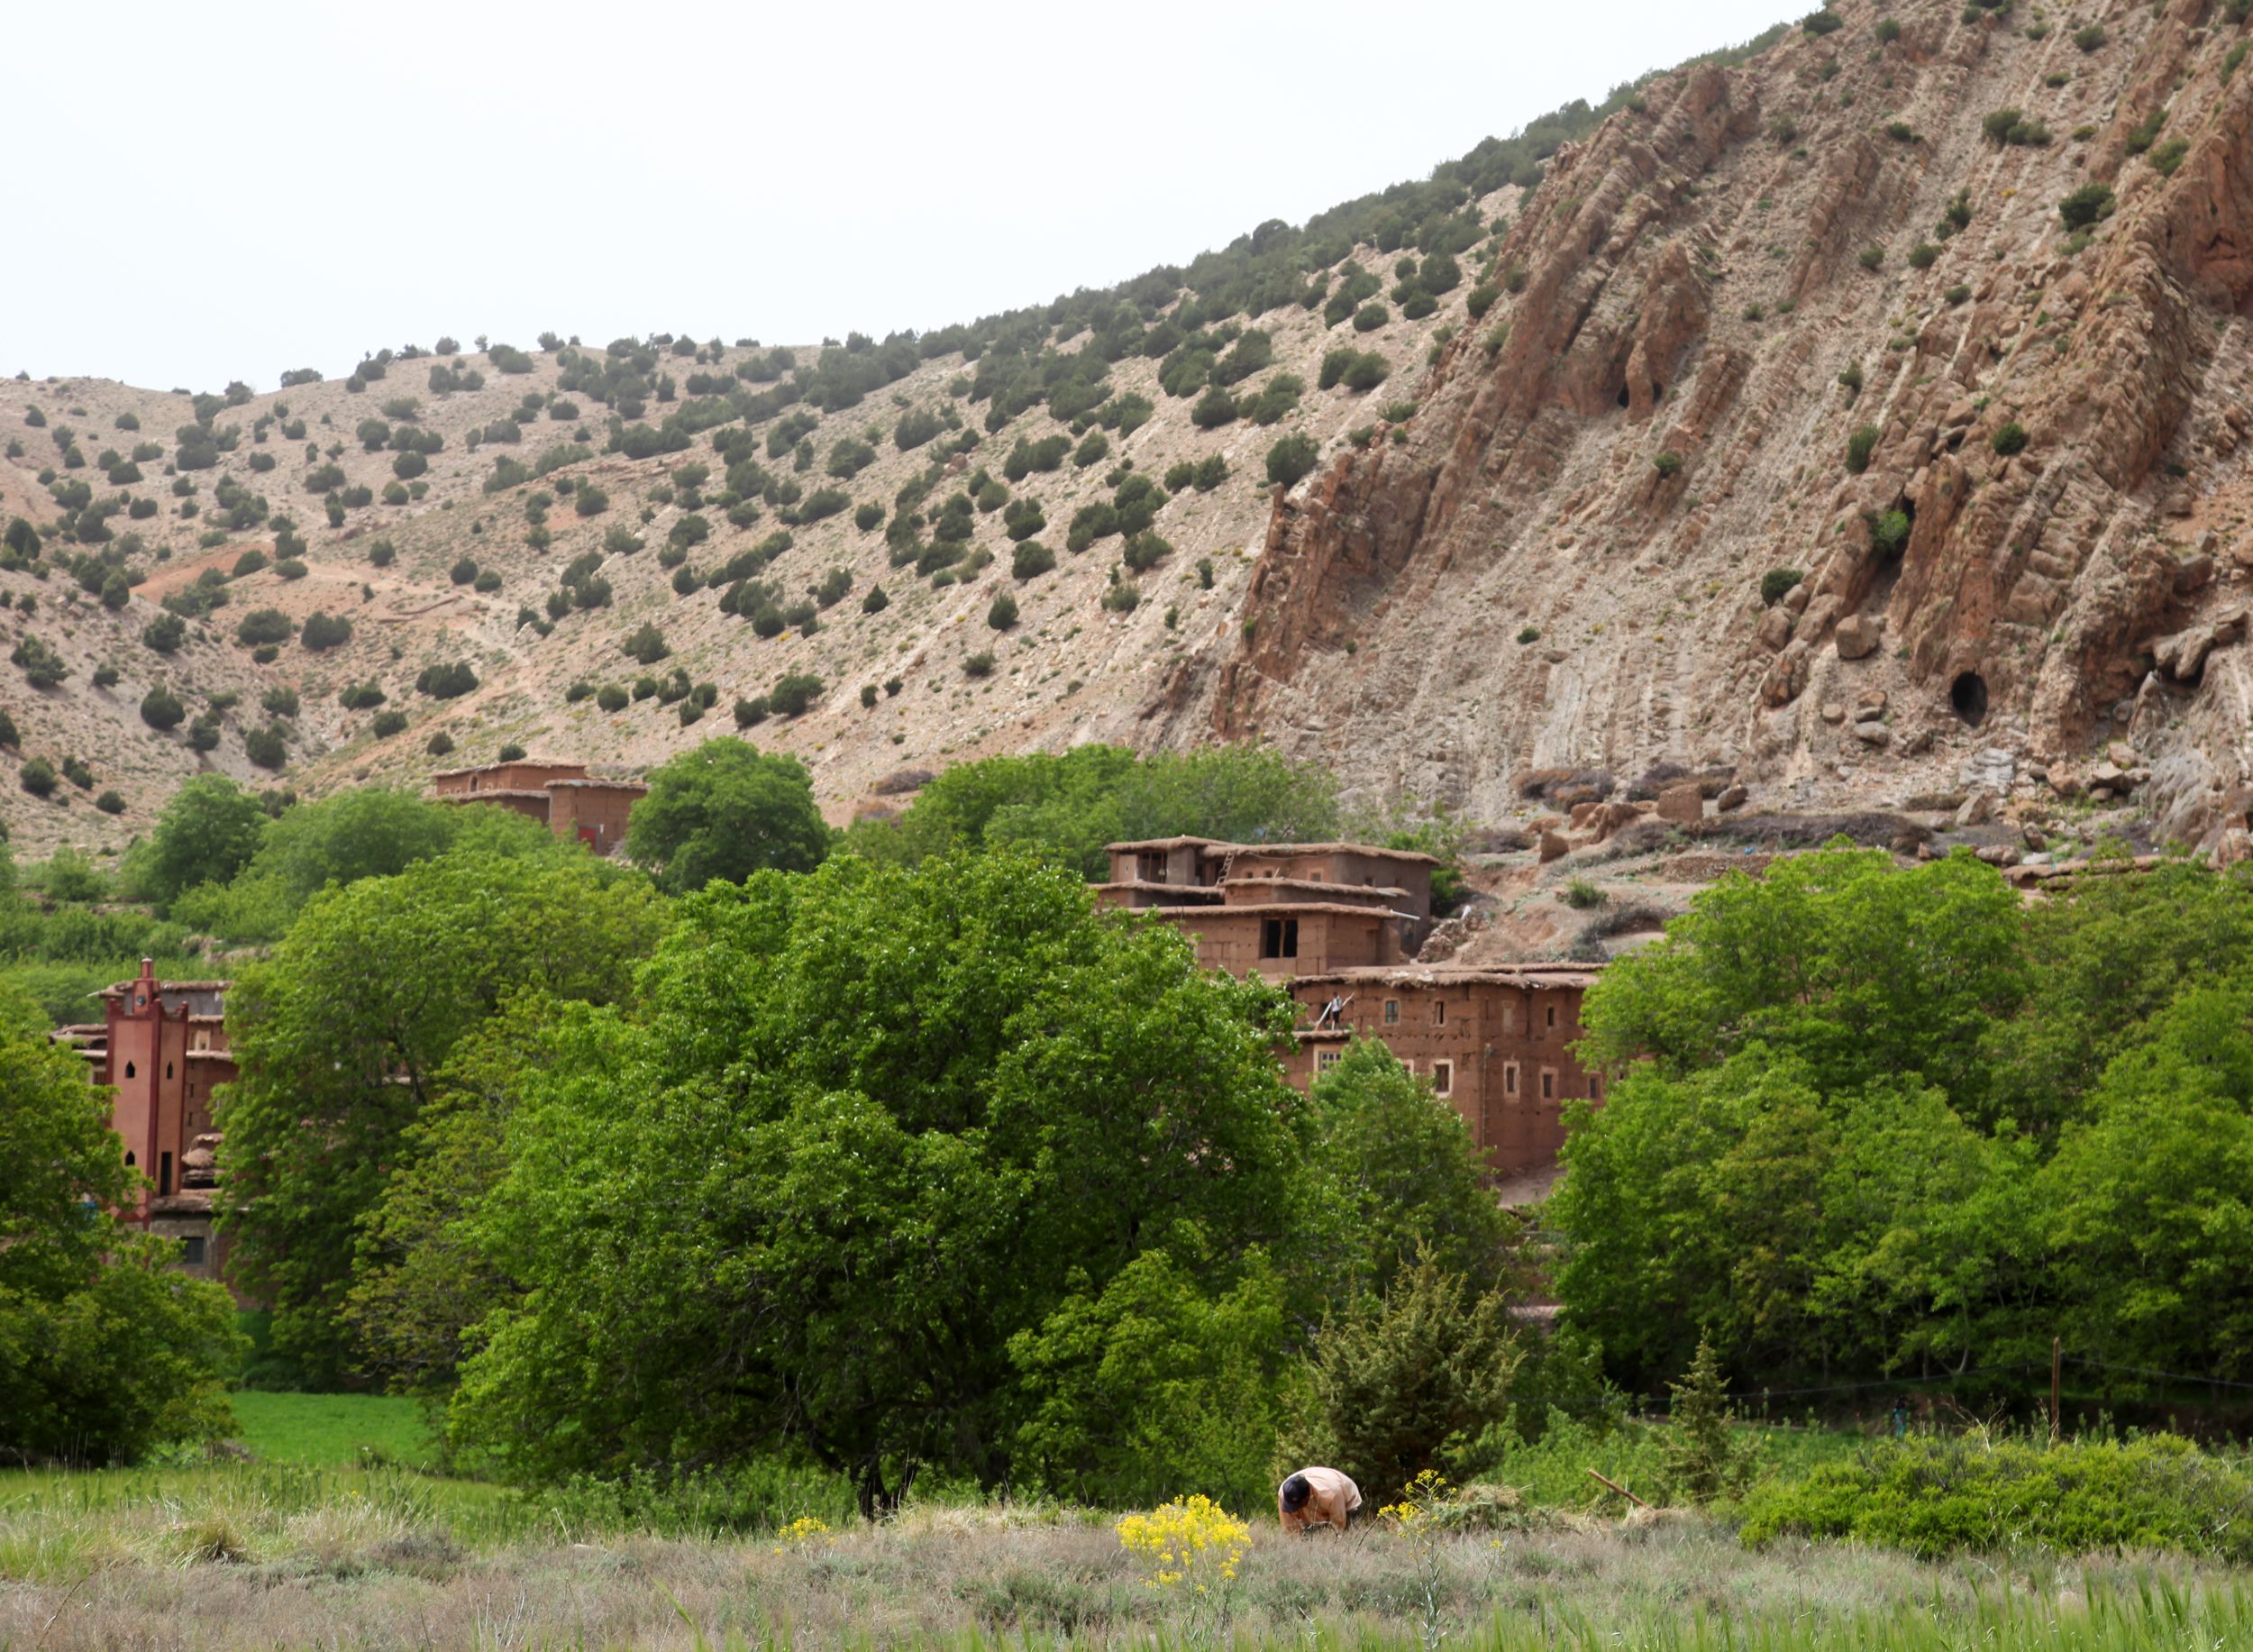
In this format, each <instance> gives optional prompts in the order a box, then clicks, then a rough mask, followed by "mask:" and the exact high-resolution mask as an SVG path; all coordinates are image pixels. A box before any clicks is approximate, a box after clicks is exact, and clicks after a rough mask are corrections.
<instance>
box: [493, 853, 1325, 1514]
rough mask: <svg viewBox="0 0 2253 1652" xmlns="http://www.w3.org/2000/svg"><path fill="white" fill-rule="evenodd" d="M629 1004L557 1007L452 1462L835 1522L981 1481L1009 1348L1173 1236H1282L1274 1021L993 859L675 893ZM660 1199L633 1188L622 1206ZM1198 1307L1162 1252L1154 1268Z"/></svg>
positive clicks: (1221, 1248) (1011, 1382) (1003, 1405)
mask: <svg viewBox="0 0 2253 1652" xmlns="http://www.w3.org/2000/svg"><path fill="white" fill-rule="evenodd" d="M676 917H677V922H676V926H675V927H674V930H673V932H672V933H671V935H670V936H669V937H668V939H667V940H666V942H665V943H664V945H662V946H661V948H660V950H659V953H658V955H657V957H656V959H655V961H654V962H653V963H652V965H651V966H650V968H649V970H648V971H647V972H645V973H644V975H643V982H642V984H643V990H644V992H645V993H646V995H647V1000H646V1009H645V1010H644V1011H643V1013H642V1014H641V1015H638V1016H630V1015H628V1014H626V1013H624V1012H622V1011H620V1010H616V1009H588V1010H577V1011H573V1012H571V1013H570V1014H568V1015H567V1016H566V1017H565V1018H564V1020H563V1024H562V1027H561V1032H560V1034H559V1043H558V1045H557V1056H556V1059H554V1060H552V1061H551V1062H549V1063H546V1064H545V1065H544V1066H543V1068H542V1069H541V1070H540V1072H538V1073H537V1074H535V1075H534V1076H533V1078H532V1079H531V1080H530V1081H529V1082H528V1088H527V1093H526V1094H525V1096H524V1099H523V1100H522V1101H521V1103H520V1105H519V1107H518V1109H517V1110H516V1112H515V1116H514V1118H513V1119H512V1120H511V1123H510V1127H509V1129H508V1133H507V1149H508V1154H509V1157H510V1166H509V1170H508V1172H507V1173H506V1176H505V1177H504V1178H503V1179H502V1181H501V1182H500V1184H499V1186H498V1187H497V1189H496V1190H495V1191H494V1193H493V1194H492V1196H491V1197H490V1198H489V1199H488V1200H487V1201H486V1204H485V1207H484V1209H483V1210H482V1211H481V1213H480V1214H479V1217H478V1218H477V1225H478V1231H479V1236H480V1237H481V1240H482V1242H483V1243H484V1244H485V1245H486V1246H488V1252H489V1255H491V1256H492V1258H493V1262H494V1265H496V1266H497V1267H498V1268H499V1269H500V1270H501V1271H502V1272H503V1273H506V1275H507V1276H508V1277H510V1278H512V1279H515V1280H516V1281H519V1282H521V1283H522V1284H523V1286H524V1296H523V1297H522V1298H521V1300H520V1301H518V1302H517V1303H516V1304H515V1306H514V1307H512V1308H511V1309H510V1310H508V1311H507V1312H506V1313H499V1314H495V1315H493V1316H491V1317H489V1318H488V1319H487V1320H486V1321H485V1322H484V1323H483V1324H482V1325H481V1326H480V1327H479V1329H478V1331H477V1333H476V1341H477V1344H478V1347H477V1351H476V1352H475V1353H474V1354H473V1355H471V1356H470V1359H469V1360H468V1361H467V1362H466V1363H465V1364H464V1366H463V1368H462V1385H461V1392H460V1393H459V1395H458V1396H457V1398H456V1400H455V1401H454V1404H453V1407H452V1430H453V1434H454V1438H456V1439H457V1441H459V1442H461V1443H462V1444H464V1445H467V1446H470V1447H477V1448H479V1449H482V1450H484V1451H487V1452H488V1453H490V1454H492V1456H493V1457H494V1458H495V1459H496V1460H497V1463H498V1465H500V1466H501V1467H502V1468H503V1469H504V1470H505V1471H506V1472H507V1473H508V1474H512V1475H514V1476H516V1477H518V1478H524V1479H543V1478H550V1477H554V1476H560V1475H566V1474H572V1473H576V1472H594V1473H607V1474H616V1473H623V1472H625V1471H627V1470H630V1469H634V1468H643V1467H646V1468H666V1467H685V1466H689V1465H705V1466H726V1465H734V1464H738V1463H742V1462H744V1461H747V1460H750V1459H752V1458H753V1457H755V1456H761V1455H762V1454H768V1453H771V1452H774V1451H777V1450H784V1451H789V1452H792V1453H798V1454H803V1455H805V1456H809V1457H811V1458H812V1459H813V1460H814V1461H815V1462H817V1463H819V1464H822V1465H826V1466H828V1467H831V1468H833V1469H835V1470H837V1471H839V1472H842V1473H844V1474H849V1475H851V1476H852V1478H853V1481H854V1483H855V1484H856V1486H857V1487H858V1490H859V1495H860V1499H861V1501H862V1508H863V1510H864V1511H869V1512H871V1513H873V1512H875V1511H880V1510H881V1509H884V1508H888V1507H889V1506H891V1505H892V1504H893V1503H894V1502H896V1501H897V1499H898V1496H899V1495H900V1494H901V1492H903V1491H904V1490H905V1488H906V1487H907V1486H908V1484H909V1483H911V1482H912V1481H913V1480H914V1478H915V1477H916V1475H917V1473H918V1472H919V1471H920V1469H921V1468H923V1467H924V1466H926V1465H932V1466H940V1467H944V1468H946V1469H949V1470H952V1471H953V1472H955V1473H959V1474H964V1475H967V1476H971V1477H974V1478H976V1479H977V1480H979V1481H981V1483H989V1484H990V1483H999V1482H1000V1481H1001V1480H1003V1479H1004V1478H1006V1477H1007V1476H1008V1474H1009V1473H1010V1471H1011V1460H1012V1450H1011V1443H1012V1441H1013V1440H1014V1438H1016V1434H1017V1427H1018V1425H1019V1424H1020V1423H1021V1422H1022V1421H1023V1420H1024V1417H1025V1410H1026V1407H1025V1399H1024V1396H1023V1394H1022V1393H1021V1392H1020V1390H1019V1387H1018V1383H1017V1378H1016V1375H1015V1371H1016V1367H1015V1366H1014V1364H1013V1363H1012V1361H1011V1359H1010V1356H1009V1354H1008V1348H1009V1345H1010V1339H1011V1338H1012V1337H1015V1336H1016V1335H1017V1333H1019V1332H1021V1331H1034V1330H1036V1329H1038V1328H1040V1327H1042V1326H1043V1325H1044V1324H1046V1323H1047V1322H1048V1321H1049V1320H1050V1319H1051V1316H1052V1315H1054V1314H1055V1313H1056V1312H1057V1310H1059V1309H1060V1308H1061V1307H1062V1306H1063V1304H1064V1302H1065V1301H1066V1300H1067V1299H1068V1298H1071V1297H1074V1296H1078V1297H1081V1298H1090V1297H1091V1298H1095V1299H1099V1298H1100V1297H1101V1295H1102V1293H1103V1292H1104V1291H1106V1290H1107V1289H1108V1287H1109V1285H1110V1283H1111V1282H1112V1281H1113V1280H1114V1279H1115V1278H1117V1275H1118V1274H1119V1273H1120V1272H1121V1271H1122V1270H1123V1269H1125V1268H1126V1266H1127V1264H1130V1263H1132V1262H1133V1261H1135V1260H1136V1258H1137V1257H1139V1256H1141V1255H1144V1254H1145V1252H1147V1251H1149V1250H1151V1249H1152V1248H1154V1247H1159V1246H1165V1245H1167V1244H1169V1243H1170V1242H1171V1240H1172V1236H1175V1235H1177V1234H1179V1233H1181V1231H1182V1225H1183V1224H1188V1225H1190V1226H1192V1227H1194V1228H1196V1229H1197V1230H1198V1232H1199V1234H1200V1235H1201V1237H1202V1239H1203V1242H1204V1243H1205V1244H1206V1245H1207V1246H1209V1249H1208V1250H1207V1251H1206V1252H1205V1255H1209V1257H1216V1258H1235V1257H1240V1256H1245V1255H1248V1254H1249V1252H1250V1250H1251V1248H1252V1247H1253V1246H1258V1245H1265V1244H1272V1243H1274V1242H1276V1241H1278V1240H1280V1239H1282V1238H1283V1237H1285V1236H1286V1234H1287V1232H1288V1228H1289V1218H1288V1206H1289V1191H1290V1186H1291V1167H1292V1165H1293V1164H1294V1163H1295V1156H1296V1155H1295V1153H1294V1145H1293V1138H1292V1134H1291V1124H1290V1122H1289V1121H1290V1120H1291V1118H1293V1117H1294V1116H1295V1112H1296V1108H1295V1105H1294V1102H1295V1099H1294V1098H1293V1097H1292V1095H1291V1092H1290V1091H1288V1089H1286V1088H1285V1087H1284V1085H1283V1084H1282V1080H1281V1077H1280V1075H1279V1073H1278V1072H1277V1069H1276V1065H1275V1062H1274V1056H1273V1045H1274V1041H1275V1040H1276V1039H1277V1038H1278V1037H1280V1036H1283V1035H1284V1032H1285V1030H1286V1028H1287V1027H1288V1024H1289V1023H1288V1010H1287V1009H1286V1007H1285V1005H1284V1002H1283V1000H1282V999H1281V998H1280V997H1279V995H1278V994H1277V993H1276V992H1275V991H1274V990H1273V989H1272V988H1269V987H1267V986H1265V985H1263V984H1262V983H1259V982H1257V981H1233V980H1230V979H1228V978H1227V977H1225V976H1220V975H1216V974H1211V973H1209V972H1204V971H1201V970H1199V968H1198V967H1197V963H1196V959H1195V955H1194V953H1193V950H1192V949H1191V947H1190V945H1189V943H1188V942H1187V941H1186V940H1184V939H1183V938H1182V937H1181V936H1179V935H1177V934H1174V933H1172V932H1171V931H1168V930H1165V929H1163V928H1161V927H1159V926H1149V925H1140V924H1133V923H1127V922H1123V921H1120V920H1119V919H1117V917H1113V916H1111V915H1108V914H1099V913H1098V912H1097V911H1095V910H1094V909H1093V908H1092V905H1091V903H1090V899H1089V896H1088V891H1087V890H1086V888H1085V887H1084V885H1083V884H1082V882H1081V880H1080V879H1079V878H1078V877H1076V876H1075V875H1073V874H1072V872H1068V871H1064V870H1062V869H1057V868H1044V867H1043V866H1041V865H1039V864H1038V863H1035V862H1033V861H1031V860H1028V859H1026V858H1022V857H1017V856H1008V855H981V856H962V857H950V858H944V859H942V860H939V861H936V862H934V863H928V864H926V865H925V866H924V867H923V868H921V869H920V870H919V871H915V872H910V871H906V870H903V869H899V868H894V867H886V866H880V865H876V864H873V863H870V862H868V861H866V860H863V859H862V858H860V857H857V856H851V855H847V856H840V857H837V858H835V859H833V860H831V861H829V862H827V863H825V864H824V865H823V866H822V867H821V868H820V869H819V870H817V871H816V872H814V873H813V874H812V875H811V876H808V877H791V876H788V875H785V874H781V873H777V872H763V873H760V874H758V875H756V876H754V877H753V878H752V879H751V880H750V881H748V882H747V883H746V884H744V885H742V886H730V885H725V884H713V885H709V886H707V887H706V888H705V889H704V890H700V891H699V892H698V893H695V894H692V895H689V896H686V897H684V898H682V899H681V900H680V903H679V905H678V907H677V908H676ZM656 1187H662V1188H663V1189H664V1190H665V1192H664V1195H663V1196H662V1197H655V1198H653V1197H651V1196H650V1191H649V1190H651V1189H652V1188H656ZM1169 1254H1172V1255H1173V1258H1174V1260H1175V1261H1176V1262H1177V1263H1179V1264H1181V1265H1182V1266H1183V1267H1184V1268H1187V1269H1189V1270H1190V1273H1191V1275H1192V1276H1193V1277H1194V1278H1195V1279H1196V1281H1197V1282H1198V1284H1199V1288H1200V1289H1202V1290H1205V1291H1208V1292H1211V1291H1213V1288H1214V1287H1215V1286H1216V1285H1217V1284H1218V1281H1216V1280H1213V1279H1211V1278H1210V1277H1209V1273H1210V1270H1211V1269H1212V1268H1213V1267H1214V1266H1216V1265H1221V1266H1227V1267H1230V1268H1233V1267H1234V1266H1235V1264H1233V1263H1228V1264H1213V1263H1210V1262H1208V1263H1206V1264H1203V1265H1201V1266H1200V1265H1199V1264H1198V1263H1197V1262H1196V1261H1195V1260H1194V1259H1193V1257H1192V1256H1191V1255H1190V1249H1189V1247H1188V1246H1183V1247H1182V1249H1181V1251H1179V1252H1174V1253H1169Z"/></svg>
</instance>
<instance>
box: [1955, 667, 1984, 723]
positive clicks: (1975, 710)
mask: <svg viewBox="0 0 2253 1652" xmlns="http://www.w3.org/2000/svg"><path fill="white" fill-rule="evenodd" d="M1947 698H1948V704H1950V705H1951V706H1954V707H1956V715H1957V716H1959V717H1961V718H1963V719H1964V721H1965V722H1966V723H1967V724H1969V725H1970V726H1972V727H1974V728H1977V727H1978V726H1980V724H1982V723H1983V722H1984V721H1986V717H1987V680H1986V679H1985V678H1984V677H1982V676H1981V675H1980V674H1979V673H1978V672H1977V671H1961V672H1958V673H1957V678H1956V680H1955V682H1954V683H1952V684H1951V685H1949V688H1948V691H1947Z"/></svg>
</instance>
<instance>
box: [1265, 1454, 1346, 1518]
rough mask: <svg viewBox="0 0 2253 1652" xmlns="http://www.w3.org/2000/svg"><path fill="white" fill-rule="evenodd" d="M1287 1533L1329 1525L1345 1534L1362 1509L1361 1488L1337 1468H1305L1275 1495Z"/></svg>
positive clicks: (1287, 1481)
mask: <svg viewBox="0 0 2253 1652" xmlns="http://www.w3.org/2000/svg"><path fill="white" fill-rule="evenodd" d="M1275 1508H1276V1511H1277V1512H1278V1513H1280V1514H1281V1515H1282V1521H1283V1529H1284V1530H1285V1531H1304V1530H1306V1529H1308V1528H1309V1527H1311V1526H1328V1527H1331V1528H1334V1529H1336V1530H1338V1531H1344V1530H1345V1529H1347V1528H1348V1527H1350V1526H1351V1525H1352V1524H1353V1523H1354V1516H1355V1513H1356V1512H1358V1511H1359V1510H1360V1508H1361V1488H1360V1487H1359V1486H1357V1485H1355V1483H1353V1482H1352V1481H1351V1480H1349V1479H1347V1478H1346V1477H1345V1475H1344V1474H1339V1473H1338V1472H1337V1470H1336V1469H1334V1468H1302V1469H1300V1471H1299V1472H1298V1473H1297V1474H1293V1475H1291V1478H1290V1479H1288V1480H1286V1481H1284V1482H1283V1483H1282V1487H1281V1489H1279V1490H1278V1491H1277V1492H1276V1493H1275Z"/></svg>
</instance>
